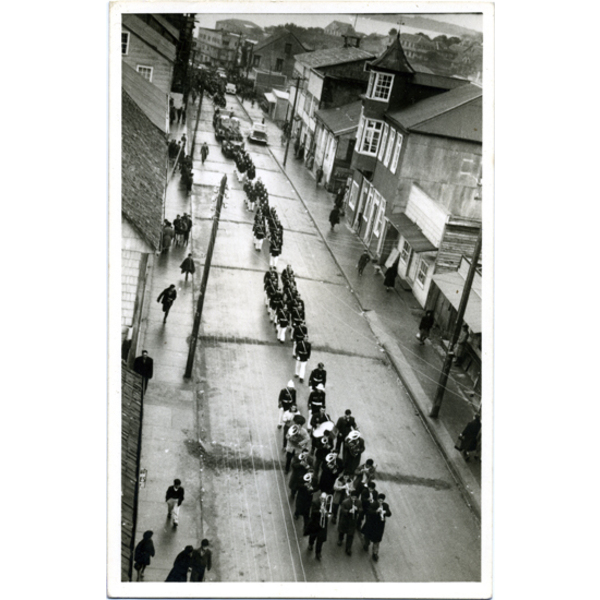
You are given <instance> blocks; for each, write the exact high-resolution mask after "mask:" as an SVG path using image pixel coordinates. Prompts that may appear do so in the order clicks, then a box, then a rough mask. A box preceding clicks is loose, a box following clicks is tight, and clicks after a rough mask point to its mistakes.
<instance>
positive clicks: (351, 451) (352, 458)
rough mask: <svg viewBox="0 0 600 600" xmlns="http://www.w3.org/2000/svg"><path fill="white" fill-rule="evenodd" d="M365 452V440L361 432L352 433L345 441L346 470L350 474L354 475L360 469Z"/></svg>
mask: <svg viewBox="0 0 600 600" xmlns="http://www.w3.org/2000/svg"><path fill="white" fill-rule="evenodd" d="M364 451H365V440H364V438H363V437H362V435H361V434H360V431H356V430H355V431H351V432H350V433H349V434H348V435H347V436H346V439H345V440H344V469H345V470H346V471H347V472H348V473H354V472H355V471H356V469H358V466H359V465H360V459H361V456H362V453H363V452H364Z"/></svg>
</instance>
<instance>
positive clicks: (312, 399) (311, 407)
mask: <svg viewBox="0 0 600 600" xmlns="http://www.w3.org/2000/svg"><path fill="white" fill-rule="evenodd" d="M300 381H302V380H300ZM321 409H325V388H324V387H323V384H322V383H319V385H317V387H316V388H315V389H314V390H313V391H312V392H311V393H310V394H309V395H308V414H309V415H310V418H312V415H315V414H317V413H318V412H319V411H320V410H321ZM328 420H329V419H328Z"/></svg>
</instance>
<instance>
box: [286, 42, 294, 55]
mask: <svg viewBox="0 0 600 600" xmlns="http://www.w3.org/2000/svg"><path fill="white" fill-rule="evenodd" d="M291 53H292V45H291V44H286V45H285V55H286V56H290V54H291Z"/></svg>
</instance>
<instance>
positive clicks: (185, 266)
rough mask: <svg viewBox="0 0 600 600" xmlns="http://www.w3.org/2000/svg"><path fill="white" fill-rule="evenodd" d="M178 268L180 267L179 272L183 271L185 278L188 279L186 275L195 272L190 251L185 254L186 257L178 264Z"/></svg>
mask: <svg viewBox="0 0 600 600" xmlns="http://www.w3.org/2000/svg"><path fill="white" fill-rule="evenodd" d="M179 268H180V269H181V274H182V275H183V274H184V273H185V280H186V281H187V280H188V275H189V274H190V273H192V274H193V273H195V272H196V265H195V264H194V259H193V258H192V253H191V252H190V253H189V254H188V255H187V258H186V259H184V261H183V262H182V263H181V264H180V265H179Z"/></svg>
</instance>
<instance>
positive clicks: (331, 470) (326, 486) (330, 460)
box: [319, 452, 344, 494]
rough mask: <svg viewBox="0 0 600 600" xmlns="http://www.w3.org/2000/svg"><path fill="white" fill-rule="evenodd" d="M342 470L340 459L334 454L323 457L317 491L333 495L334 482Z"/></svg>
mask: <svg viewBox="0 0 600 600" xmlns="http://www.w3.org/2000/svg"><path fill="white" fill-rule="evenodd" d="M343 470H344V469H343V465H342V461H341V459H340V458H339V457H338V455H337V454H336V453H335V452H330V453H329V454H328V455H327V456H326V457H325V462H324V464H323V469H322V471H321V476H320V477H319V489H320V490H321V491H323V492H326V493H327V494H333V486H334V485H335V481H336V479H337V478H338V477H339V476H340V475H341V474H342V471H343Z"/></svg>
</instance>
